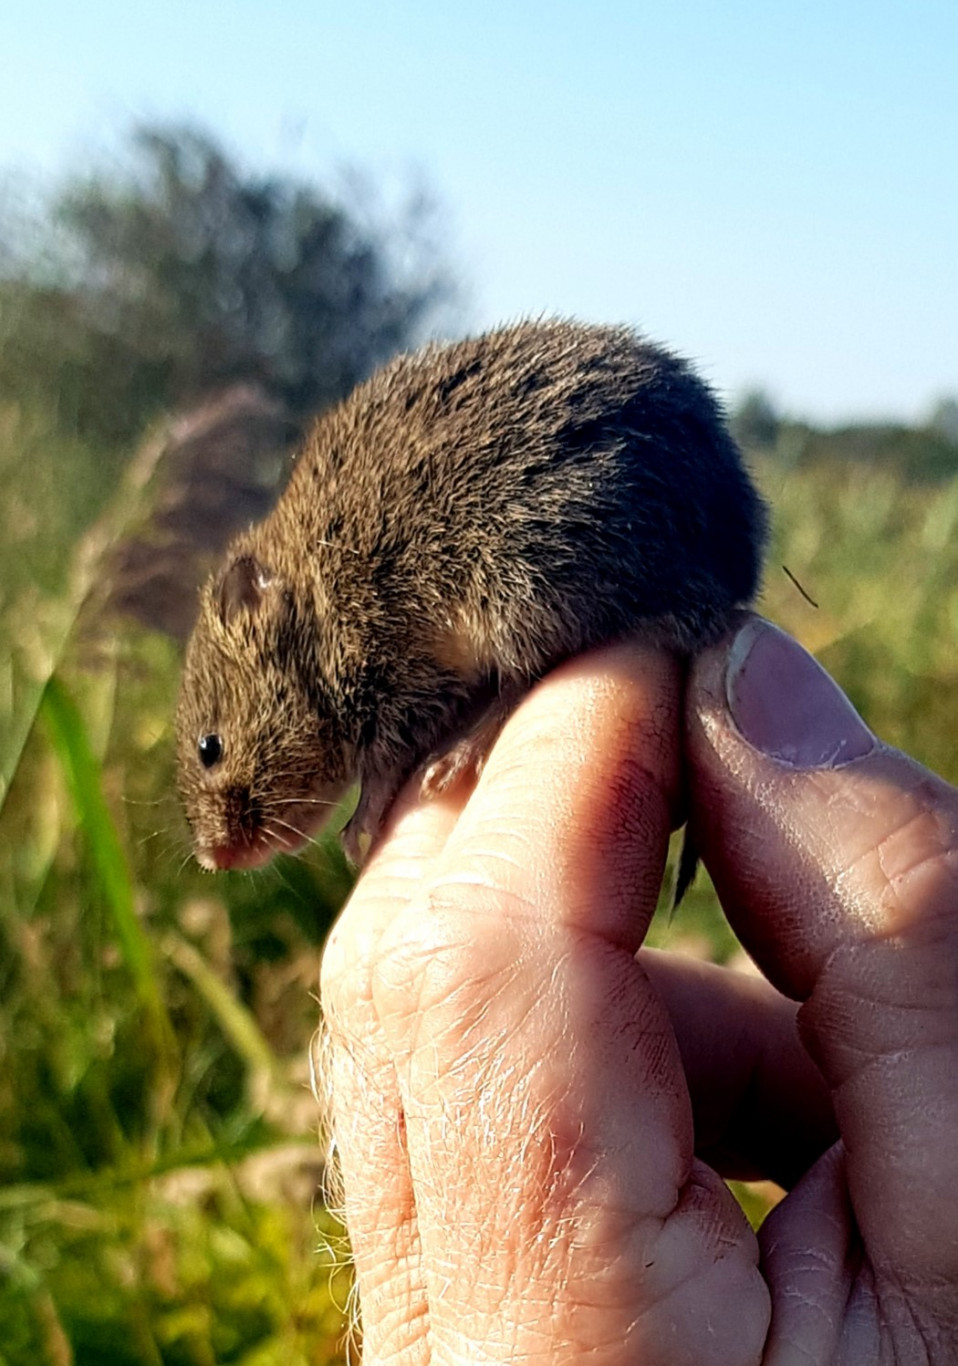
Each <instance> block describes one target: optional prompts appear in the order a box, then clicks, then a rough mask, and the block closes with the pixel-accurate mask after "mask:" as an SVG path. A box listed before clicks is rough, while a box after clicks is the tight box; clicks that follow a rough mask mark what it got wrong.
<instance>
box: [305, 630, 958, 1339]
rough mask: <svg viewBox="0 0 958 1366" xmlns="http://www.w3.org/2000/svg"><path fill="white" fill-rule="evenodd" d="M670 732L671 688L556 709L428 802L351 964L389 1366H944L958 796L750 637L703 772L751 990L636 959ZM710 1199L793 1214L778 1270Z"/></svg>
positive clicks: (644, 687) (715, 863) (702, 821)
mask: <svg viewBox="0 0 958 1366" xmlns="http://www.w3.org/2000/svg"><path fill="white" fill-rule="evenodd" d="M749 641H750V642H751V643H752V645H753V647H754V648H753V649H752V652H751V655H750V656H749V657H748V658H747V659H744V649H745V644H746V643H748V642H749ZM743 660H744V662H743ZM729 668H730V669H731V671H732V674H733V675H734V676H733V677H731V678H729V679H727V677H726V671H727V669H729ZM728 697H731V699H732V704H733V707H734V709H735V714H736V717H737V719H738V722H739V727H740V729H737V728H736V726H735V724H734V723H733V721H732V719H731V717H730V714H729V709H728V705H727V698H728ZM680 716H681V679H680V675H679V669H678V666H677V665H676V663H675V662H674V661H672V660H670V659H669V658H668V657H666V656H663V655H658V654H655V653H652V652H650V651H647V650H642V649H640V648H639V647H637V646H635V645H623V646H620V647H617V648H615V649H611V650H607V651H602V652H599V653H596V654H594V655H591V656H588V657H584V658H582V659H578V660H574V661H572V662H571V663H570V664H568V665H566V666H564V667H563V668H562V669H560V670H558V671H556V673H555V674H553V675H552V676H551V677H550V678H549V679H547V680H546V681H545V682H544V683H543V684H541V685H540V686H539V687H538V688H537V689H536V690H535V692H534V693H533V694H532V695H531V696H530V697H529V698H528V699H527V700H526V701H525V703H524V704H523V705H522V707H521V708H520V709H519V711H518V712H517V713H516V715H515V716H514V717H513V718H512V719H511V720H510V722H509V724H508V725H507V727H506V729H505V730H504V732H503V734H502V736H501V738H500V740H499V742H498V743H497V745H496V747H495V749H494V751H493V753H492V755H491V756H490V759H489V762H488V764H487V767H486V769H485V771H484V773H483V775H482V778H481V780H480V782H479V784H478V786H477V788H476V790H475V791H474V792H473V793H471V794H469V793H466V792H460V793H458V794H452V795H450V796H449V797H446V798H441V799H436V800H433V801H431V802H429V803H426V804H417V803H416V802H415V801H413V800H412V799H411V798H410V797H407V799H406V801H405V803H404V804H402V805H401V806H400V808H399V809H398V810H397V812H396V814H395V817H394V819H393V821H392V823H391V828H390V830H389V831H388V832H387V835H386V837H385V838H384V840H383V841H382V842H381V844H380V846H379V848H378V849H377V851H376V852H375V855H374V857H373V859H372V860H371V862H370V866H369V868H368V869H367V871H366V873H365V874H364V876H363V878H362V880H361V882H360V884H359V886H358V888H357V891H356V893H355V894H354V896H353V899H352V901H351V902H350V904H349V906H348V907H347V909H346V911H345V913H344V915H343V917H342V919H341V921H340V923H339V925H338V926H337V928H336V930H335V931H334V933H333V936H332V937H331V940H330V944H329V947H328V949H327V953H326V956H325V960H324V970H323V1000H324V1007H325V1012H326V1021H327V1027H328V1029H329V1031H330V1041H331V1048H330V1053H329V1063H328V1067H329V1080H330V1081H331V1083H332V1090H333V1118H334V1124H335V1131H336V1137H337V1142H338V1146H339V1152H340V1159H341V1164H342V1170H343V1177H344V1184H345V1196H346V1213H347V1218H348V1223H349V1228H350V1234H351V1239H352V1244H353V1251H354V1256H355V1259H356V1268H357V1275H358V1280H359V1287H360V1297H361V1303H362V1309H363V1324H364V1351H365V1358H366V1360H367V1361H368V1362H371V1363H375V1362H380V1361H386V1360H390V1361H404V1362H427V1361H448V1362H465V1361H478V1360H483V1361H509V1362H517V1361H533V1360H537V1359H538V1360H542V1361H544V1362H545V1361H547V1362H549V1363H550V1366H555V1364H557V1363H562V1362H564V1361H570V1362H571V1361H573V1360H574V1361H579V1360H581V1359H582V1358H583V1357H586V1356H588V1358H589V1359H590V1360H591V1361H594V1362H609V1363H618V1362H630V1363H631V1362H635V1361H642V1362H648V1363H655V1364H656V1366H658V1364H659V1363H662V1366H666V1364H667V1366H673V1364H674V1363H680V1362H681V1363H690V1364H694V1366H711V1363H717V1364H718V1363H721V1366H739V1363H742V1366H744V1364H745V1363H757V1362H760V1361H761V1362H764V1363H766V1366H785V1363H791V1362H793V1361H794V1362H801V1363H803V1364H805V1366H807V1364H808V1363H826V1362H828V1363H831V1362H841V1363H847V1364H848V1366H851V1363H856V1366H857V1363H862V1366H864V1363H872V1362H880V1361H886V1360H887V1361H898V1362H912V1361H914V1362H936V1361H942V1362H944V1361H954V1360H955V1359H956V1351H958V1288H956V1287H958V1180H956V1178H958V1143H956V1142H955V1137H956V1135H958V1012H956V1010H955V999H956V991H955V987H956V979H958V971H956V960H958V953H956V931H955V910H954V908H955V905H956V902H958V897H956V890H958V887H956V876H958V875H956V871H955V860H956V857H958V794H956V793H955V792H954V791H953V790H952V789H951V788H949V787H948V786H947V785H946V784H944V783H943V782H941V781H940V780H939V779H936V778H934V777H933V776H932V775H930V774H928V773H927V772H926V771H925V770H923V769H921V768H920V767H919V766H918V765H916V764H914V763H912V762H911V761H910V760H908V759H907V758H905V757H904V756H902V755H899V754H896V753H894V752H891V751H888V750H886V749H884V748H883V747H882V746H881V745H880V744H879V743H878V742H876V741H874V740H873V738H872V737H871V736H870V735H869V733H868V732H867V731H866V730H865V729H864V727H863V726H862V724H861V722H860V721H859V720H858V718H857V717H855V715H854V713H853V712H851V710H850V708H848V706H847V703H845V702H844V700H843V699H841V696H840V694H837V693H836V692H835V690H834V688H833V685H831V684H830V683H828V682H827V680H826V679H825V677H824V675H822V674H821V671H820V670H818V667H817V666H816V665H814V664H813V663H812V662H811V661H810V660H808V657H807V656H804V655H803V654H802V653H801V652H800V651H798V650H797V647H795V646H794V645H792V644H790V643H788V642H787V640H786V638H784V637H782V636H781V634H780V633H778V632H776V631H774V630H773V629H772V628H768V627H765V626H755V625H752V624H749V625H746V626H745V628H744V631H743V633H742V634H741V635H740V636H739V637H738V639H737V641H736V642H735V643H734V644H732V645H731V646H730V645H729V643H728V642H725V643H724V644H723V645H720V646H717V647H716V648H715V649H713V650H711V651H708V652H707V653H706V654H705V655H704V656H703V657H702V658H701V659H700V660H699V661H698V663H697V665H696V667H695V669H694V671H693V676H692V679H691V682H690V685H689V691H688V697H687V723H686V727H687V736H686V741H685V744H686V751H687V762H688V782H689V791H690V804H691V812H692V819H693V822H694V825H695V829H696V833H697V839H698V843H699V846H700V848H701V849H702V852H703V855H704V858H705V861H706V862H707V864H708V866H709V869H710V871H711V872H712V875H713V878H714V880H715V882H716V886H717V888H718V890H719V893H720V895H721V897H722V900H723V905H724V906H725V908H726V911H727V913H728V915H729V918H730V920H731V922H732V924H733V925H734V927H735V929H736V931H737V932H738V934H739V936H740V938H741V939H742V941H743V943H745V945H746V947H747V948H748V949H749V951H750V952H751V953H752V955H753V956H754V957H755V959H756V962H757V963H758V964H759V966H760V967H761V969H762V970H763V972H764V973H765V975H766V977H767V978H768V982H762V981H761V980H759V979H755V978H752V977H749V976H744V975H738V974H734V973H727V972H722V971H720V970H718V969H708V968H705V967H703V966H702V965H698V964H690V963H684V964H683V963H681V962H679V961H677V960H675V959H672V958H670V957H669V956H668V955H663V954H653V953H651V952H648V951H643V952H642V953H641V954H640V956H639V958H638V959H636V958H635V956H634V955H635V951H636V949H637V948H638V946H639V944H640V942H641V939H642V936H643V934H644V932H645V929H646V927H647V924H648V921H649V918H650V917H651V914H652V911H653V909H654V906H655V901H656V895H657V892H658V887H659V884H660V881H661V875H662V869H663V866H664V860H665V850H666V845H667V840H668V834H669V830H670V828H671V825H672V824H673V822H674V819H675V817H676V815H677V810H678V806H679V802H680V788H681V766H680V754H681V748H682V745H681V739H682V732H681V721H680ZM746 736H747V737H748V739H749V740H751V741H752V742H753V743H752V744H750V743H748V740H747V739H746V738H745V737H746ZM763 750H764V751H765V752H764V753H763ZM775 756H778V757H775ZM829 758H835V759H837V760H838V761H839V763H838V766H833V767H826V766H825V764H826V762H827V761H828V759H829ZM770 983H771V984H772V985H770ZM776 988H777V990H776ZM782 993H785V994H782ZM789 996H790V997H793V998H794V1000H795V1001H801V1002H803V1003H804V1004H803V1005H802V1006H801V1009H800V1010H799V1011H798V1023H797V1024H796V1006H795V1004H794V1003H793V1001H792V1000H789V999H788V997H789ZM812 1057H814V1059H815V1062H816V1063H817V1067H816V1065H815V1064H814V1063H813V1062H812V1061H811V1058H812ZM819 1069H820V1070H819ZM836 1124H837V1126H838V1130H839V1131H840V1133H841V1140H840V1141H839V1142H838V1143H834V1142H833V1140H834V1136H835V1125H836ZM706 1159H708V1160H706ZM712 1164H714V1165H712ZM719 1171H721V1172H723V1173H735V1174H746V1173H747V1174H753V1175H754V1174H760V1173H764V1174H768V1175H771V1176H774V1177H776V1178H777V1179H779V1180H781V1181H783V1182H784V1183H786V1184H791V1185H793V1188H792V1190H791V1192H790V1194H789V1195H788V1196H787V1198H786V1199H785V1200H784V1201H783V1202H782V1204H780V1205H779V1206H778V1208H777V1209H776V1210H775V1211H774V1212H773V1214H772V1215H771V1216H770V1217H769V1218H768V1219H767V1220H766V1222H765V1225H764V1226H763V1228H762V1230H761V1232H760V1234H759V1237H758V1238H757V1239H756V1237H755V1235H753V1234H752V1232H751V1230H750V1229H749V1228H748V1225H747V1224H746V1222H745V1220H744V1218H743V1216H742V1215H741V1213H740V1211H739V1210H738V1207H737V1205H736V1204H735V1202H734V1200H733V1199H732V1197H731V1195H730V1194H729V1192H728V1190H727V1188H726V1187H725V1185H724V1183H723V1182H722V1180H721V1179H720V1176H719V1175H718V1172H719Z"/></svg>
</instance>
